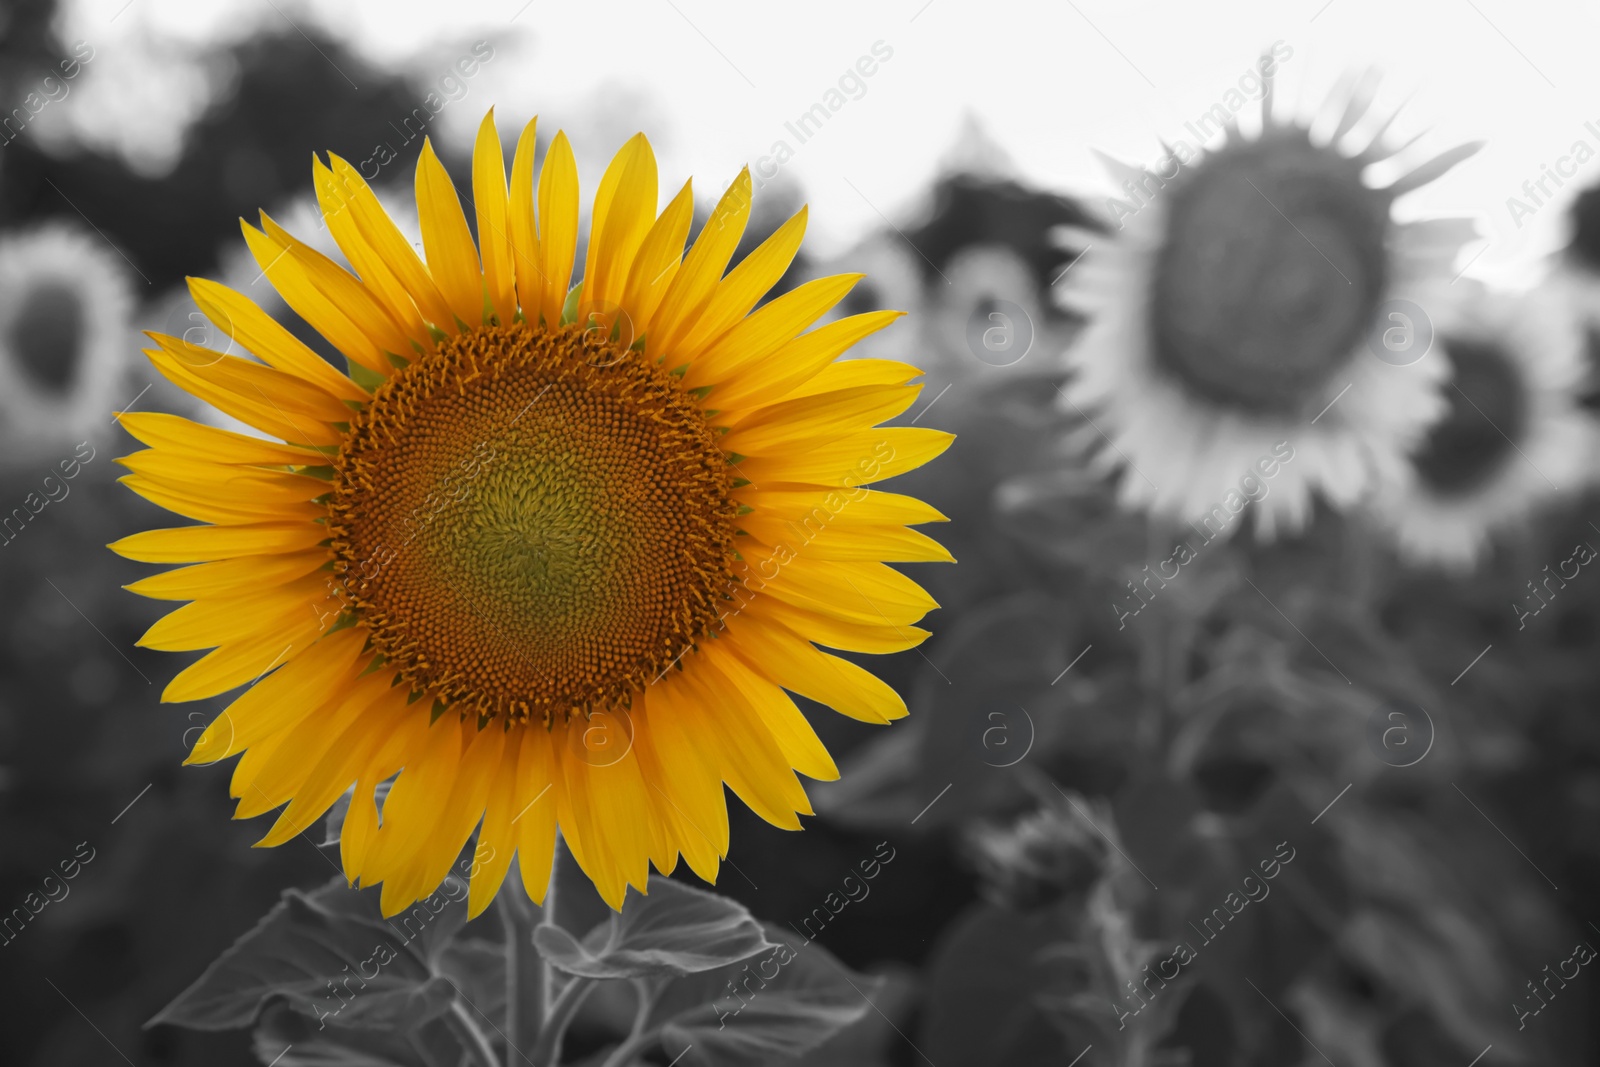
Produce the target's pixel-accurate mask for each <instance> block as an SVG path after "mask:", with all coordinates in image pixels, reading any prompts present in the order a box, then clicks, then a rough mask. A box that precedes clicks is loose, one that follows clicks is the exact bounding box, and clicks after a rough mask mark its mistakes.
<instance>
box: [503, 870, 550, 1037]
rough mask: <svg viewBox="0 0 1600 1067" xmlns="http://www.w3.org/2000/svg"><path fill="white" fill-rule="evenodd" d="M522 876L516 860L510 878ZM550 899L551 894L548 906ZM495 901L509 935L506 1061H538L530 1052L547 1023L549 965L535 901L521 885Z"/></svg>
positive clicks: (504, 891) (508, 877) (508, 876)
mask: <svg viewBox="0 0 1600 1067" xmlns="http://www.w3.org/2000/svg"><path fill="white" fill-rule="evenodd" d="M518 878H519V874H518V872H517V868H516V861H515V860H513V861H512V868H511V871H510V872H509V873H508V875H507V881H510V882H513V883H515V882H516V881H517V880H518ZM549 900H550V898H549V897H548V896H547V897H546V898H545V903H546V907H548V906H549ZM495 904H496V906H497V907H498V908H499V911H500V922H501V925H502V926H503V927H504V929H505V938H506V946H505V947H506V1034H505V1037H506V1061H507V1062H508V1063H513V1064H515V1063H528V1062H534V1061H530V1060H529V1059H528V1054H529V1052H531V1051H532V1049H533V1047H534V1043H535V1042H536V1041H537V1040H538V1038H539V1030H540V1028H541V1027H542V1026H543V1025H544V1014H545V993H544V986H545V967H544V962H543V961H542V960H541V959H540V958H539V954H538V952H537V951H535V949H534V947H533V927H534V912H533V904H532V902H531V901H529V900H528V898H527V895H526V893H524V891H523V889H522V886H520V885H517V884H513V885H512V886H510V887H509V888H505V889H502V890H501V891H500V893H499V894H497V895H496V897H495Z"/></svg>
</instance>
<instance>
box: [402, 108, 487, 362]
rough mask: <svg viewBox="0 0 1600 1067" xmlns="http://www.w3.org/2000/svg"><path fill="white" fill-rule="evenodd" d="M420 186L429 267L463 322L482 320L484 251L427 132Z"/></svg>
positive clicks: (420, 211) (420, 212)
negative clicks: (480, 252) (480, 257)
mask: <svg viewBox="0 0 1600 1067" xmlns="http://www.w3.org/2000/svg"><path fill="white" fill-rule="evenodd" d="M416 187H417V218H418V221H419V222H420V223H421V225H422V249H423V251H424V252H426V253H427V256H428V271H429V273H431V274H432V275H433V280H434V281H435V282H437V283H438V286H439V290H440V292H442V293H444V298H445V300H446V301H448V302H449V304H450V310H451V311H452V312H454V313H455V317H456V318H457V319H458V320H460V322H461V324H462V325H463V326H478V325H481V324H482V323H483V272H482V269H481V267H480V266H479V264H478V250H477V248H476V247H475V246H474V245H473V243H472V231H471V230H469V229H467V216H466V215H465V213H463V212H462V210H461V200H460V198H458V197H457V196H456V187H455V185H454V183H452V182H451V181H450V175H449V174H447V173H445V169H444V164H443V163H440V162H439V157H438V156H437V155H435V154H434V151H433V143H432V142H431V141H430V140H429V139H428V138H426V137H424V138H423V139H422V156H421V158H419V159H418V160H417V180H416ZM447 332H450V333H454V332H455V331H454V330H449V331H447Z"/></svg>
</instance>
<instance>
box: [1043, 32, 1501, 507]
mask: <svg viewBox="0 0 1600 1067" xmlns="http://www.w3.org/2000/svg"><path fill="white" fill-rule="evenodd" d="M1263 65H1264V66H1265V63H1264V64H1263ZM1376 88H1377V79H1376V78H1375V77H1373V76H1371V75H1369V76H1367V77H1366V78H1364V79H1362V80H1361V81H1360V82H1359V83H1357V84H1355V85H1354V86H1353V88H1352V89H1351V92H1350V95H1349V98H1348V99H1347V100H1346V101H1345V104H1344V106H1343V108H1342V109H1339V110H1338V111H1337V112H1336V114H1337V118H1336V120H1335V121H1334V127H1333V129H1332V130H1331V131H1328V132H1327V135H1326V136H1319V135H1317V134H1314V132H1313V127H1314V126H1316V125H1317V122H1316V119H1315V118H1313V119H1311V120H1308V121H1305V122H1300V121H1297V120H1296V121H1287V122H1285V121H1282V120H1280V119H1279V118H1278V117H1277V116H1275V115H1274V113H1273V92H1272V83H1271V79H1270V77H1268V78H1267V79H1266V87H1265V90H1264V93H1263V96H1262V105H1261V129H1260V132H1259V134H1258V135H1257V136H1254V137H1248V136H1242V135H1241V134H1240V131H1239V129H1238V127H1237V125H1233V126H1230V127H1229V128H1228V129H1227V131H1226V139H1225V140H1224V142H1223V143H1222V145H1221V146H1220V147H1219V148H1217V149H1216V150H1215V151H1211V152H1204V153H1200V154H1197V155H1195V156H1193V157H1191V158H1187V159H1185V158H1183V156H1180V155H1177V154H1174V155H1172V156H1171V157H1170V159H1171V163H1172V164H1175V165H1172V166H1167V167H1165V169H1163V171H1162V174H1160V175H1157V174H1155V173H1153V172H1150V171H1141V170H1138V169H1136V168H1133V167H1130V166H1127V165H1126V164H1122V163H1119V162H1116V161H1114V160H1111V159H1109V158H1108V157H1102V158H1104V159H1105V162H1106V164H1107V166H1108V168H1109V170H1110V172H1111V174H1112V177H1113V178H1114V179H1115V181H1116V182H1117V183H1118V184H1119V185H1120V186H1121V187H1122V188H1123V189H1124V190H1125V191H1127V192H1128V193H1129V195H1130V196H1131V197H1132V198H1133V199H1132V200H1130V201H1128V202H1123V203H1120V204H1118V203H1115V202H1114V203H1113V206H1112V209H1111V211H1110V212H1109V213H1108V219H1107V228H1108V229H1110V230H1113V231H1115V230H1117V229H1119V227H1120V231H1121V232H1120V233H1114V234H1113V236H1112V237H1110V238H1106V237H1102V236H1100V235H1096V234H1083V235H1082V236H1081V241H1082V243H1083V245H1084V246H1085V247H1086V248H1087V252H1086V254H1085V255H1084V261H1083V263H1082V264H1080V265H1079V266H1078V267H1076V268H1075V269H1074V270H1073V271H1072V273H1071V274H1070V275H1069V276H1068V278H1067V280H1066V284H1065V286H1064V287H1063V288H1062V290H1061V291H1060V292H1059V293H1058V296H1059V298H1060V300H1061V302H1062V303H1063V304H1065V305H1066V306H1068V307H1069V308H1071V309H1073V310H1077V311H1081V312H1083V313H1085V314H1087V315H1088V316H1089V317H1090V319H1091V322H1090V323H1089V325H1088V326H1087V327H1086V328H1085V330H1084V332H1083V333H1082V334H1081V335H1080V337H1079V338H1078V340H1077V341H1076V343H1075V344H1074V345H1073V347H1072V348H1071V349H1070V350H1069V353H1068V361H1069V363H1070V364H1071V365H1072V367H1073V368H1074V369H1075V371H1076V374H1075V377H1074V379H1073V380H1072V381H1071V383H1070V384H1069V385H1068V387H1067V389H1066V390H1065V391H1064V394H1063V395H1064V399H1065V401H1066V403H1067V404H1068V405H1070V406H1073V407H1075V408H1076V409H1077V410H1079V411H1082V412H1085V413H1087V414H1088V415H1090V416H1091V417H1095V418H1099V419H1100V421H1099V422H1098V423H1097V426H1098V428H1099V429H1100V430H1101V431H1103V432H1104V434H1105V446H1104V447H1103V449H1102V451H1101V453H1100V455H1099V456H1098V462H1099V463H1100V464H1101V465H1102V466H1103V468H1104V469H1108V470H1109V469H1113V468H1118V467H1121V468H1122V474H1121V485H1120V494H1121V498H1122V500H1123V502H1124V503H1125V504H1126V505H1127V506H1130V507H1133V508H1143V509H1148V510H1150V511H1152V512H1155V513H1157V514H1161V515H1165V516H1168V517H1170V518H1174V519H1177V520H1180V521H1182V520H1193V519H1196V518H1199V517H1200V516H1203V515H1205V514H1206V513H1207V512H1208V511H1209V510H1210V509H1212V508H1214V507H1215V506H1216V505H1217V503H1218V501H1219V500H1221V499H1222V498H1223V497H1224V495H1225V494H1226V493H1227V492H1228V491H1229V490H1230V489H1234V488H1235V487H1236V486H1237V485H1238V483H1239V479H1240V476H1241V474H1243V473H1248V472H1249V471H1250V470H1251V468H1252V467H1253V466H1254V465H1255V464H1256V463H1257V462H1258V461H1259V460H1261V459H1262V458H1263V457H1266V456H1270V455H1271V454H1272V453H1273V449H1274V446H1275V445H1277V444H1279V443H1280V442H1283V441H1288V442H1289V443H1290V444H1291V445H1292V446H1293V448H1294V457H1295V458H1294V462H1293V463H1289V464H1286V465H1285V466H1284V467H1283V469H1282V472H1281V474H1280V475H1278V476H1277V477H1276V479H1275V481H1274V484H1273V491H1272V493H1271V495H1270V497H1267V498H1265V499H1263V500H1261V501H1260V502H1259V503H1258V504H1257V506H1256V508H1255V509H1254V510H1255V512H1256V523H1257V530H1258V532H1260V533H1262V534H1263V535H1267V536H1270V535H1271V534H1272V533H1273V531H1274V529H1275V528H1276V527H1278V526H1280V525H1282V526H1285V527H1287V528H1289V529H1296V528H1298V527H1300V526H1301V525H1303V524H1304V522H1305V520H1306V518H1307V517H1308V515H1309V514H1310V510H1311V503H1312V496H1313V494H1314V493H1317V492H1320V493H1321V494H1323V495H1324V496H1326V498H1327V499H1328V500H1329V501H1331V502H1332V503H1334V504H1335V505H1339V506H1348V505H1349V504H1351V503H1352V502H1354V501H1355V500H1357V499H1358V498H1360V497H1361V496H1362V494H1363V493H1365V492H1366V491H1367V490H1368V489H1369V488H1370V487H1371V486H1372V485H1373V484H1374V483H1375V481H1376V480H1377V478H1378V477H1380V476H1382V475H1385V474H1393V473H1394V472H1395V471H1396V470H1397V469H1398V467H1399V465H1400V464H1401V463H1402V462H1403V456H1404V454H1405V452H1406V451H1407V449H1408V448H1409V447H1410V446H1411V445H1412V444H1414V443H1415V442H1416V440H1417V439H1418V437H1419V435H1420V434H1421V432H1422V430H1423V429H1424V428H1425V427H1426V426H1427V425H1428V424H1429V423H1430V422H1431V421H1432V420H1433V419H1434V418H1436V417H1437V416H1438V415H1439V414H1440V413H1441V412H1442V410H1443V405H1442V401H1441V400H1440V399H1439V397H1438V395H1437V384H1438V380H1439V377H1440V368H1439V365H1438V364H1439V361H1438V360H1426V359H1423V360H1422V361H1421V362H1416V363H1413V364H1412V365H1408V366H1394V365H1391V364H1390V363H1389V362H1385V361H1381V360H1380V359H1378V358H1376V357H1375V355H1374V353H1373V351H1371V350H1369V338H1372V337H1374V336H1380V337H1381V336H1382V335H1383V332H1384V331H1385V330H1386V329H1388V328H1389V327H1390V326H1391V325H1392V322H1391V321H1390V318H1389V311H1390V310H1391V308H1389V307H1386V305H1387V304H1389V303H1390V302H1391V301H1392V300H1394V299H1396V298H1405V299H1407V300H1410V301H1415V302H1418V303H1420V304H1424V305H1426V304H1427V303H1429V296H1430V294H1431V293H1432V291H1433V290H1434V288H1435V286H1436V285H1438V284H1442V283H1443V282H1446V281H1448V280H1449V274H1448V269H1449V266H1450V264H1451V262H1452V260H1453V259H1454V258H1455V256H1456V253H1457V252H1458V251H1459V250H1460V248H1461V246H1462V244H1463V243H1464V242H1465V241H1467V240H1469V239H1470V238H1471V236H1472V235H1473V232H1474V231H1473V225H1472V223H1471V222H1470V220H1466V219H1438V220H1430V221H1421V222H1409V223H1401V222H1397V221H1395V219H1394V218H1393V216H1392V214H1391V206H1392V204H1393V203H1394V201H1395V200H1396V199H1398V198H1399V197H1401V196H1403V195H1404V194H1406V193H1408V192H1411V191H1412V190H1414V189H1417V188H1418V187H1420V186H1422V185H1425V184H1427V183H1428V182H1430V181H1432V180H1434V179H1435V178H1437V177H1439V176H1440V175H1442V174H1444V173H1445V172H1446V171H1447V170H1449V169H1450V167H1452V166H1454V165H1455V164H1456V163H1457V162H1459V161H1461V160H1462V159H1465V158H1466V157H1467V156H1469V155H1471V154H1472V153H1473V152H1474V151H1476V150H1477V148H1478V145H1476V144H1469V145H1462V146H1459V147H1457V148H1455V149H1452V150H1450V151H1447V152H1445V153H1443V154H1442V155H1439V156H1437V157H1435V158H1434V159H1432V160H1430V161H1429V162H1427V163H1424V164H1422V165H1421V166H1419V167H1417V168H1415V169H1414V170H1411V171H1410V172H1409V173H1407V174H1405V175H1404V176H1403V177H1400V178H1398V179H1397V180H1395V181H1394V182H1393V183H1392V184H1390V185H1388V186H1386V187H1382V188H1375V187H1373V186H1370V185H1369V184H1368V183H1367V181H1366V180H1365V175H1366V171H1367V169H1368V168H1369V167H1370V166H1371V165H1373V164H1375V163H1379V162H1381V161H1383V160H1386V159H1388V158H1390V157H1391V156H1394V155H1395V154H1396V153H1397V152H1399V151H1400V149H1401V148H1402V147H1404V146H1399V147H1396V146H1393V145H1391V144H1389V142H1388V141H1387V139H1386V136H1385V135H1386V133H1387V131H1388V128H1389V125H1390V123H1391V122H1392V121H1393V116H1392V115H1391V116H1390V118H1389V119H1388V120H1387V121H1384V122H1382V123H1380V124H1379V125H1378V128H1377V129H1376V130H1375V131H1371V132H1367V133H1364V134H1360V136H1361V138H1362V139H1363V140H1364V141H1365V143H1364V145H1363V146H1362V147H1360V148H1359V149H1351V148H1350V147H1349V146H1348V143H1347V142H1348V141H1349V140H1350V139H1351V138H1352V136H1356V135H1357V131H1356V127H1357V126H1358V125H1361V123H1362V119H1363V118H1364V117H1365V116H1366V115H1367V113H1368V111H1369V109H1370V107H1371V104H1372V101H1373V97H1374V95H1375V93H1376ZM1329 118H1330V120H1333V116H1332V115H1330V116H1329ZM1187 155H1188V153H1184V156H1187ZM1168 171H1171V172H1172V173H1170V174H1169V173H1168ZM1441 275H1442V277H1441ZM1436 280H1437V281H1436ZM1347 391H1348V392H1349V393H1350V395H1349V396H1348V397H1346V396H1344V394H1345V393H1346V392H1347ZM1341 398H1343V399H1341ZM1336 401H1337V403H1336ZM1102 412H1103V413H1104V416H1103V418H1100V416H1101V413H1102Z"/></svg>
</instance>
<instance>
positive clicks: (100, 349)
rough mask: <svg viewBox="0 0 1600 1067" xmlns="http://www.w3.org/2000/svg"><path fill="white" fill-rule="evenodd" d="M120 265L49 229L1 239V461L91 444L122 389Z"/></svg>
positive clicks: (123, 279)
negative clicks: (86, 440)
mask: <svg viewBox="0 0 1600 1067" xmlns="http://www.w3.org/2000/svg"><path fill="white" fill-rule="evenodd" d="M132 310H133V298H132V296H131V294H130V293H129V286H128V280H127V268H126V266H125V265H124V264H123V262H122V260H121V259H119V258H118V257H117V255H116V254H115V253H114V252H112V251H111V250H110V249H108V248H107V247H106V246H105V245H104V244H103V243H102V242H100V241H99V239H98V238H95V237H93V236H91V235H89V234H86V233H82V232H80V231H79V230H78V229H77V228H76V227H72V226H67V225H62V224H59V223H52V224H49V225H46V226H41V227H39V228H38V229H34V230H30V231H26V232H23V233H18V234H8V235H6V236H5V237H4V238H3V239H0V419H3V420H4V425H3V427H0V439H3V440H4V442H5V448H4V452H5V455H6V457H7V458H8V459H11V460H17V459H26V458H32V457H33V456H35V455H37V454H38V453H40V452H41V451H42V450H45V449H53V448H57V447H60V446H62V445H64V444H69V443H72V442H77V441H80V440H82V439H83V438H84V437H86V436H87V437H93V438H96V439H98V438H100V437H102V436H104V435H105V433H106V432H107V430H109V428H110V426H111V420H110V418H108V417H107V415H106V412H107V411H109V410H110V409H111V407H112V405H114V404H115V403H116V402H117V400H118V399H120V398H122V396H121V392H122V390H124V389H126V388H127V387H128V385H129V382H128V380H127V370H128V368H129V367H130V366H131V361H130V360H129V359H128V357H127V355H126V353H127V352H128V350H129V345H128V339H129V337H130V336H131V335H132V330H133V327H132V323H131V320H130V316H131V314H132Z"/></svg>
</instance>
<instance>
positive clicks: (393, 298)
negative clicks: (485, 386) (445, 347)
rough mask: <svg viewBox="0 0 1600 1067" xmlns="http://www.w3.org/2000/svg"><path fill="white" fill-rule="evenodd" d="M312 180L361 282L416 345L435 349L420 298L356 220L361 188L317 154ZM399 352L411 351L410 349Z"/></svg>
mask: <svg viewBox="0 0 1600 1067" xmlns="http://www.w3.org/2000/svg"><path fill="white" fill-rule="evenodd" d="M311 181H312V184H313V185H314V186H315V187H316V190H317V203H318V204H319V205H321V207H322V221H323V223H324V224H325V225H326V226H327V227H328V233H329V234H331V235H332V236H333V239H334V241H335V242H336V243H337V244H338V246H339V250H340V251H341V252H343V253H344V257H345V258H346V259H347V260H349V261H350V266H351V267H352V268H354V269H355V272H356V274H357V275H358V276H359V277H360V278H361V281H362V283H363V284H365V285H366V287H367V289H368V290H369V291H370V292H371V293H372V295H373V297H374V298H375V299H376V300H377V301H378V302H379V303H380V304H382V305H383V307H384V309H385V310H386V311H388V313H389V317H390V318H391V319H393V320H394V322H395V325H397V326H399V327H400V329H401V330H402V331H403V332H404V333H405V335H406V338H407V339H408V340H409V341H410V342H411V344H412V346H413V347H414V348H417V349H420V350H422V351H424V352H429V351H432V350H433V336H432V335H431V334H430V333H429V332H428V324H427V322H426V320H424V318H423V316H422V312H421V311H420V310H418V307H417V301H416V300H414V299H413V298H412V295H411V293H410V292H408V291H407V289H406V285H405V283H404V282H402V281H401V280H400V275H399V274H398V273H397V271H396V268H395V267H394V266H392V265H391V264H390V263H389V262H388V261H387V260H386V259H385V258H384V256H383V254H382V253H381V252H380V251H379V250H378V248H377V247H376V246H375V245H374V244H373V242H371V241H369V240H368V239H367V238H366V236H365V235H364V234H363V233H362V232H361V226H360V225H359V224H358V223H357V221H356V210H355V208H354V207H352V206H351V201H352V200H353V199H354V198H355V197H356V196H358V195H359V191H358V190H356V189H355V188H353V187H351V186H349V185H348V184H347V182H346V180H345V179H344V178H341V177H340V176H339V175H338V174H336V173H335V172H334V170H333V168H331V167H329V166H328V165H327V164H325V163H323V162H322V161H321V160H320V159H317V158H316V157H315V156H313V157H312V159H311ZM368 195H369V196H370V195H371V194H370V193H369V194H368ZM409 250H410V246H409V245H408V246H407V251H409ZM398 354H399V355H410V353H409V352H401V353H398Z"/></svg>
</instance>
